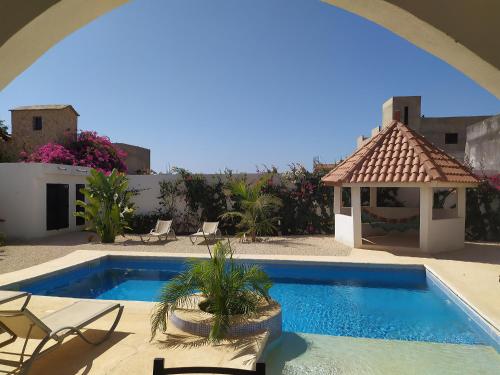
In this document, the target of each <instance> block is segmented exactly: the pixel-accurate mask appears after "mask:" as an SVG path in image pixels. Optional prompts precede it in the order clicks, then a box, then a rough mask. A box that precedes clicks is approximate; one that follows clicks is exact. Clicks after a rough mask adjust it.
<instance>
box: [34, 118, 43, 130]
mask: <svg viewBox="0 0 500 375" xmlns="http://www.w3.org/2000/svg"><path fill="white" fill-rule="evenodd" d="M33 130H42V117H41V116H35V117H33Z"/></svg>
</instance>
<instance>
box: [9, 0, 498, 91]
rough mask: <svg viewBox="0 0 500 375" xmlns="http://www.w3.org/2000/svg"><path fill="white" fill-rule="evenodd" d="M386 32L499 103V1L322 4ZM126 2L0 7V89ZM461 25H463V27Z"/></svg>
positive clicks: (346, 0)
mask: <svg viewBox="0 0 500 375" xmlns="http://www.w3.org/2000/svg"><path fill="white" fill-rule="evenodd" d="M323 1H325V2H327V3H329V4H332V5H334V6H337V7H340V8H343V9H345V10H347V11H350V12H352V13H355V14H358V15H359V16H361V17H364V18H367V19H369V20H371V21H373V22H375V23H378V24H379V25H381V26H383V27H385V28H387V29H389V30H391V31H392V32H394V33H396V34H397V35H399V36H401V37H403V38H405V39H407V40H408V41H409V42H411V43H413V44H415V45H416V46H418V47H420V48H422V49H424V50H425V51H427V52H429V53H432V54H433V55H435V56H437V57H439V58H440V59H442V60H444V61H446V62H447V63H448V64H450V65H452V66H454V67H455V68H457V69H458V70H460V71H461V72H462V73H464V74H465V75H467V76H469V77H470V78H472V79H473V80H474V81H476V82H477V83H478V84H479V85H481V86H483V87H484V88H485V89H486V90H488V91H490V92H491V93H492V94H494V95H495V96H497V97H498V98H500V46H499V43H500V42H499V41H500V35H499V31H498V30H499V29H498V26H497V25H498V23H499V22H500V2H498V1H497V0H484V1H482V2H481V4H480V5H478V4H477V2H473V1H464V2H460V3H459V2H457V1H455V0H441V1H440V2H439V6H436V5H434V6H433V4H435V3H433V2H419V1H413V0H323ZM126 2H128V0H37V1H31V2H29V4H27V2H25V1H19V0H5V1H3V2H2V3H1V4H0V15H1V17H2V19H1V22H0V67H1V69H0V90H1V89H3V88H4V87H5V86H7V85H8V84H9V83H10V82H11V81H12V80H13V79H14V78H16V77H17V76H18V75H19V74H21V73H22V72H23V71H24V70H26V69H27V68H28V67H29V66H30V65H31V64H33V63H34V62H35V61H36V60H37V59H38V58H39V57H40V56H41V55H43V54H44V53H45V52H46V51H47V50H48V49H50V48H51V47H52V46H53V45H55V44H56V43H58V42H59V41H60V40H62V39H63V38H64V37H66V36H67V35H69V34H71V33H72V32H74V31H76V30H78V29H79V28H81V27H83V26H84V25H86V24H87V23H89V22H91V21H92V20H94V19H95V18H97V17H99V16H101V15H102V14H104V13H106V12H109V11H110V10H112V9H114V8H116V7H118V6H120V5H122V4H124V3H126ZM464 25H467V26H466V27H464Z"/></svg>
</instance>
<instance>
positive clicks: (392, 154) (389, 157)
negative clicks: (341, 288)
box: [322, 121, 480, 253]
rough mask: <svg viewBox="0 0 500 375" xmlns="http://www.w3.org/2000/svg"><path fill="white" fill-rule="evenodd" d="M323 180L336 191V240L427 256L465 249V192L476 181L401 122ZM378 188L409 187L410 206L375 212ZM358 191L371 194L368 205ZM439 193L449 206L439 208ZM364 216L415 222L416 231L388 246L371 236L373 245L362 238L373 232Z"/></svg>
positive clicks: (367, 144)
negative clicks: (346, 200)
mask: <svg viewBox="0 0 500 375" xmlns="http://www.w3.org/2000/svg"><path fill="white" fill-rule="evenodd" d="M322 181H323V182H324V183H325V184H326V185H329V186H333V187H334V213H335V239H336V240H337V241H339V242H341V243H343V244H346V245H349V246H352V247H357V248H373V247H377V245H378V246H381V247H383V248H396V249H399V248H410V249H412V250H417V249H418V250H419V251H422V252H426V253H435V252H440V251H449V250H455V249H460V248H462V247H463V246H464V236H465V207H466V206H465V203H466V190H465V189H466V188H472V187H476V186H477V185H478V183H479V182H480V181H479V179H478V178H477V177H476V176H475V175H474V174H473V173H472V172H471V171H470V170H469V169H468V168H466V167H465V166H464V165H462V164H461V163H460V162H458V161H457V160H456V159H454V158H453V157H451V156H449V155H448V154H446V153H445V152H444V151H442V150H440V149H438V148H437V147H435V146H434V145H433V144H431V143H430V142H429V141H427V140H426V139H425V138H424V137H422V136H421V135H419V134H418V133H416V132H415V131H413V130H412V129H410V128H409V127H408V126H406V125H404V124H402V123H401V122H399V121H393V122H391V123H390V124H389V125H387V126H386V127H384V128H383V129H382V130H381V131H380V132H379V133H378V134H377V135H375V136H373V137H372V138H371V139H370V140H369V141H368V142H367V143H365V144H364V145H363V146H362V147H360V148H359V149H358V150H356V152H354V153H353V154H352V155H351V156H350V157H349V158H347V159H346V160H344V161H343V162H342V163H340V164H339V165H337V166H336V167H335V168H334V169H332V170H331V171H330V172H329V173H328V174H327V175H325V176H324V177H323V179H322ZM343 188H350V201H351V204H350V207H343V199H342V189H343ZM381 188H398V190H399V189H401V188H410V189H406V190H407V191H410V192H411V194H407V197H410V198H408V201H409V202H410V204H408V205H409V206H410V207H408V206H407V205H405V207H377V190H378V189H381ZM362 189H364V190H363V192H364V193H365V192H367V191H368V189H369V203H368V202H365V205H364V206H363V207H362V202H361V195H362V194H361V192H362ZM401 190H404V189H401ZM439 191H446V192H447V194H449V196H450V198H452V203H450V204H448V205H443V204H442V202H441V204H438V203H439V202H437V201H435V193H437V192H439ZM411 197H413V198H411ZM366 201H368V199H366ZM411 202H412V203H411ZM367 215H368V216H369V217H370V218H371V219H372V220H371V222H373V221H374V220H375V221H379V222H384V223H388V224H387V225H391V224H397V223H402V222H405V220H406V221H409V220H410V219H411V218H414V219H415V229H414V230H413V231H407V233H409V234H408V235H407V237H406V239H405V237H404V233H402V234H398V236H399V237H398V238H402V240H401V241H400V242H398V241H394V239H392V241H389V240H388V239H389V238H390V236H388V235H384V234H383V235H380V234H378V235H375V236H372V238H374V239H375V241H372V240H370V238H368V236H365V233H363V232H364V229H367V230H368V229H370V230H371V229H372V228H371V227H370V223H366V221H367V220H366V217H367ZM362 217H363V219H364V221H365V223H362ZM373 218H376V219H373ZM368 221H370V220H368ZM417 231H418V233H417ZM368 232H370V231H369V230H368ZM403 232H404V231H403ZM386 233H390V231H388V232H386ZM412 239H413V240H412ZM384 240H385V242H384Z"/></svg>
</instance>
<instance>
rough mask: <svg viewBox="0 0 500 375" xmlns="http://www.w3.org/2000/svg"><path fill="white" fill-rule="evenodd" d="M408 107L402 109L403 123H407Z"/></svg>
mask: <svg viewBox="0 0 500 375" xmlns="http://www.w3.org/2000/svg"><path fill="white" fill-rule="evenodd" d="M408 113H409V112H408V107H405V111H404V117H403V124H405V125H408Z"/></svg>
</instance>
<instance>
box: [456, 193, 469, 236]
mask: <svg viewBox="0 0 500 375" xmlns="http://www.w3.org/2000/svg"><path fill="white" fill-rule="evenodd" d="M466 205H467V201H466V190H465V188H464V187H458V188H457V216H458V217H461V218H464V219H465V211H466V207H467V206H466ZM464 231H465V228H464Z"/></svg>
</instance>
